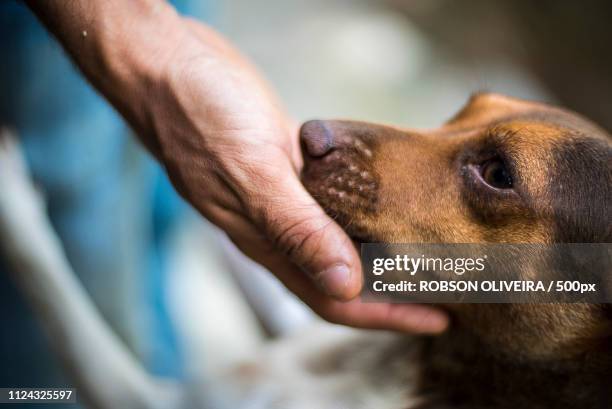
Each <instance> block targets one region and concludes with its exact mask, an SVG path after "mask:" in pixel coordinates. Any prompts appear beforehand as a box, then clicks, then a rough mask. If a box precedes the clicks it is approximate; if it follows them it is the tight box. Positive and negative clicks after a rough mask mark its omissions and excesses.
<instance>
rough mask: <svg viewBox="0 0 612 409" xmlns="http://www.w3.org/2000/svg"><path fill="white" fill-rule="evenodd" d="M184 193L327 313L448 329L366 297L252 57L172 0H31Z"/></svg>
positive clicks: (432, 314)
mask: <svg viewBox="0 0 612 409" xmlns="http://www.w3.org/2000/svg"><path fill="white" fill-rule="evenodd" d="M27 3H28V5H29V7H30V8H31V9H32V10H33V11H34V12H35V13H36V14H37V15H38V17H39V18H40V19H41V21H42V22H43V23H44V24H45V25H46V26H47V28H48V29H49V30H50V31H51V32H52V33H53V34H54V35H55V36H56V37H57V38H58V40H59V41H60V42H61V43H62V45H63V46H64V48H65V49H66V51H67V52H68V53H69V54H70V56H71V57H72V58H73V60H74V61H75V63H76V65H78V67H79V68H80V69H81V71H82V72H83V74H84V75H85V76H86V77H87V78H88V79H89V81H90V82H91V83H92V84H93V85H94V87H95V88H97V89H98V90H99V91H100V93H101V94H102V95H104V97H105V98H106V99H107V100H108V101H109V102H110V103H111V104H112V105H113V106H114V107H115V108H116V109H117V110H118V111H119V112H120V113H121V115H122V116H123V117H124V118H125V119H126V120H127V121H128V123H129V124H130V125H131V127H132V128H133V129H134V131H135V133H136V134H137V135H138V137H139V138H140V140H141V141H142V142H143V144H144V145H145V146H146V147H147V148H148V149H149V151H150V152H151V153H152V154H153V155H154V156H155V157H156V158H157V159H158V160H159V161H160V163H161V164H162V165H163V166H164V167H165V168H166V170H167V172H168V175H169V176H170V179H171V180H172V182H173V184H174V186H175V187H176V189H177V190H178V191H179V192H180V193H181V195H182V196H183V197H184V198H185V199H186V200H187V201H188V202H189V203H190V204H191V205H192V206H193V207H194V208H196V209H197V210H198V211H199V212H200V213H201V214H202V215H203V216H204V217H206V218H207V219H208V220H210V221H211V222H213V223H214V224H216V225H217V226H219V227H220V228H221V229H223V230H224V231H225V232H226V233H227V234H228V236H229V237H230V238H231V239H232V241H233V242H234V243H235V244H236V245H237V246H238V247H239V248H240V249H241V250H242V251H243V252H244V253H245V254H247V255H248V256H250V257H251V258H253V259H254V260H255V261H257V262H259V263H261V264H262V265H264V266H265V267H267V268H268V269H269V270H270V271H271V272H272V273H273V274H275V275H276V277H278V278H279V279H280V280H281V281H282V282H283V283H284V284H285V285H286V286H287V287H288V288H289V289H290V290H291V291H293V292H294V293H295V294H296V295H297V296H298V297H300V298H301V299H302V300H303V301H304V302H305V303H306V304H307V305H308V306H310V308H312V309H313V310H314V311H315V312H316V313H317V314H319V315H320V316H321V317H323V318H325V319H327V320H329V321H331V322H334V323H339V324H345V325H350V326H354V327H362V328H381V329H391V330H398V331H407V332H430V333H436V332H440V331H443V330H444V329H445V328H446V326H447V323H448V321H447V317H446V315H445V314H444V313H442V312H441V311H439V310H436V309H433V308H430V307H426V306H422V305H400V304H382V303H381V304H373V303H361V302H360V301H359V299H357V298H356V297H357V295H358V294H359V291H360V289H361V286H362V278H361V265H360V260H359V255H358V253H357V251H356V249H355V247H354V245H353V243H352V242H351V240H350V239H349V237H348V236H347V235H346V234H345V233H344V231H343V230H342V229H341V228H340V227H339V226H338V225H337V224H336V223H335V222H334V221H333V220H331V219H330V218H329V217H328V216H327V215H326V214H325V212H324V211H323V210H322V209H321V207H320V206H319V205H318V204H317V203H316V202H315V200H314V199H313V198H312V197H311V196H310V195H309V194H308V193H307V192H306V190H305V189H304V187H303V186H302V184H301V183H300V180H299V171H300V169H301V166H302V159H301V153H300V146H299V142H298V126H297V124H296V123H295V122H294V121H293V120H292V119H291V118H290V117H289V116H288V115H287V114H286V113H285V112H284V111H283V107H282V106H281V105H280V104H279V102H278V101H277V100H276V99H275V97H274V95H273V93H272V92H271V91H270V90H269V89H268V87H267V85H266V84H265V81H263V79H262V78H261V77H260V76H259V75H258V73H257V72H256V70H255V69H254V68H253V67H252V66H251V64H250V63H249V62H248V61H246V60H245V59H244V58H243V57H242V56H241V55H240V53H239V52H238V51H236V50H235V49H234V48H233V47H232V46H231V45H230V44H228V43H227V42H226V41H225V40H224V39H223V38H222V37H221V36H220V35H218V34H217V33H215V32H214V31H213V30H211V29H210V28H208V27H206V26H205V25H203V24H201V23H199V22H197V21H194V20H190V19H186V18H183V17H181V16H179V15H178V14H177V13H176V12H175V11H174V9H173V8H172V7H171V6H170V5H169V4H167V3H165V2H163V1H162V0H130V1H125V0H106V1H97V0H71V1H68V0H64V1H61V2H58V1H56V0H30V1H28V2H27Z"/></svg>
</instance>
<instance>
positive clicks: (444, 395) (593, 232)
mask: <svg viewBox="0 0 612 409" xmlns="http://www.w3.org/2000/svg"><path fill="white" fill-rule="evenodd" d="M301 136H302V140H303V143H304V148H305V149H304V152H305V155H306V158H305V168H304V174H303V180H304V183H305V185H306V186H307V188H308V189H309V191H310V192H311V193H312V194H313V196H314V197H315V198H317V199H318V200H319V202H320V203H321V204H322V205H323V206H324V207H325V209H326V210H327V211H328V212H329V213H330V214H331V215H332V216H333V217H335V218H336V220H337V221H338V222H339V223H340V224H341V225H342V226H344V227H345V228H346V230H347V231H348V232H349V234H351V235H352V236H353V238H354V239H355V240H356V241H374V242H441V243H462V242H463V243H465V242H472V243H473V242H480V243H482V242H485V243H487V242H536V243H556V242H587V243H588V242H604V243H610V242H612V226H611V223H610V220H612V218H611V208H610V205H609V204H610V203H611V202H612V142H611V140H610V136H608V135H607V134H606V133H605V132H604V131H603V130H601V129H600V128H598V127H597V126H595V125H593V124H591V123H590V122H588V121H587V120H585V119H583V118H581V117H579V116H577V115H575V114H573V113H570V112H567V111H563V110H560V109H555V108H551V107H548V106H545V105H542V104H536V103H532V102H525V101H520V100H516V99H511V98H506V97H502V96H497V95H489V94H481V95H478V96H476V97H474V98H472V100H471V101H470V102H469V103H468V105H467V106H466V107H465V108H464V109H463V110H461V112H460V113H459V114H458V115H457V116H455V118H453V119H452V120H451V121H449V122H448V123H447V124H446V125H444V126H443V127H442V128H440V129H438V130H434V131H428V132H416V131H406V130H400V129H396V128H391V127H385V126H380V125H372V124H365V123H358V122H340V121H332V122H321V121H315V122H309V123H307V124H305V125H304V126H303V128H302V135H301ZM11 141H13V140H12V138H8V137H5V138H2V135H1V132H0V187H1V189H0V236H1V237H3V240H2V241H0V247H2V248H3V249H4V250H6V254H8V255H9V256H10V258H11V260H13V265H14V266H15V275H14V278H15V282H16V283H17V284H18V285H19V287H20V288H21V289H22V290H23V291H24V294H25V295H26V296H27V299H28V300H29V302H30V304H31V305H32V307H33V309H34V311H35V312H36V313H37V315H38V317H39V320H40V322H41V324H42V325H44V326H45V328H47V330H48V331H49V333H50V334H51V337H50V338H49V339H50V341H51V343H52V344H53V346H54V347H55V348H56V350H57V351H58V356H59V357H60V358H61V359H62V361H63V363H64V365H65V367H66V368H67V369H68V370H69V373H70V374H72V380H73V382H74V383H75V384H76V385H77V386H78V387H79V392H78V393H79V396H80V397H79V399H81V397H82V398H83V400H85V401H87V402H89V403H91V404H92V407H99V408H151V409H187V408H189V409H193V408H197V407H203V408H214V409H217V408H218V409H239V408H241V409H246V408H248V409H304V408H308V409H310V408H316V409H349V408H350V409H373V408H375V409H417V408H419V409H424V408H427V409H449V408H455V409H457V408H461V409H475V408H477V409H480V408H494V409H495V408H497V409H499V408H508V409H510V408H512V409H520V408H523V409H524V408H556V409H559V408H568V409H569V408H571V409H584V408H597V409H603V408H609V407H612V388H610V383H611V382H612V313H611V312H610V311H611V309H610V308H609V306H608V305H597V304H540V305H528V304H479V305H470V304H454V305H452V306H442V307H444V308H447V309H448V310H449V312H450V313H451V315H452V316H453V318H454V320H453V323H452V325H451V328H450V330H449V331H448V332H447V333H446V334H444V335H442V336H438V337H422V336H421V337H419V336H410V335H406V334H394V333H383V332H367V331H360V330H354V329H349V328H341V327H337V326H333V325H330V324H326V323H321V324H320V325H317V326H315V327H313V328H309V329H308V330H306V331H303V332H301V333H298V334H294V335H293V336H287V337H284V338H282V339H278V340H275V341H274V342H269V343H267V344H266V346H265V347H264V348H263V350H261V351H258V352H256V353H255V352H254V353H253V354H252V355H249V358H250V359H246V360H244V359H241V360H240V361H239V362H238V363H237V364H236V363H232V364H231V365H230V364H228V365H227V366H225V369H224V370H219V368H216V367H215V368H211V370H210V372H211V373H209V374H207V376H206V377H205V379H204V382H203V383H204V385H201V386H200V385H196V384H195V382H192V381H190V382H186V383H169V382H167V381H166V380H162V379H158V378H155V377H153V376H151V375H149V374H148V373H146V371H145V370H144V369H143V368H142V367H141V366H140V365H139V364H138V363H137V361H136V360H134V359H133V357H131V355H130V354H129V352H128V351H127V349H126V348H125V346H124V345H122V344H121V343H120V342H118V338H117V337H116V336H115V334H113V331H112V330H111V329H110V328H109V327H108V326H107V325H106V323H105V322H104V321H103V320H102V319H101V318H100V315H99V314H97V313H96V310H95V308H94V307H93V305H92V303H91V301H90V300H89V298H88V296H87V294H86V292H85V291H84V290H83V289H82V288H81V287H80V286H79V284H78V280H77V279H76V276H75V275H74V272H73V271H72V270H71V267H70V265H69V264H68V262H67V261H66V258H65V257H64V255H63V253H62V251H61V247H60V246H59V241H58V240H57V238H56V237H55V235H54V233H53V229H52V228H51V225H50V223H49V221H48V220H47V216H46V214H45V212H44V207H43V206H42V204H41V203H40V197H39V196H38V195H37V192H36V191H35V189H34V187H33V186H32V184H31V183H30V181H29V179H28V177H27V171H26V167H25V165H24V163H23V161H21V160H20V155H19V152H18V148H17V144H16V143H15V142H14V141H13V142H11ZM215 307H216V305H215ZM210 310H212V308H211V309H210ZM224 318H225V319H226V320H231V318H230V317H229V316H227V315H224ZM215 321H216V322H220V320H215ZM215 332H217V331H214V332H211V333H210V334H209V335H211V336H215ZM220 332H223V331H220ZM245 333H246V331H243V330H242V331H241V332H240V336H244V337H246V334H245ZM219 345H225V344H221V343H219ZM224 365H225V363H224ZM213 371H214V373H213ZM100 380H104V382H103V383H104V387H101V386H100V385H101V384H100V382H101V381H100ZM194 385H196V387H193V386H194Z"/></svg>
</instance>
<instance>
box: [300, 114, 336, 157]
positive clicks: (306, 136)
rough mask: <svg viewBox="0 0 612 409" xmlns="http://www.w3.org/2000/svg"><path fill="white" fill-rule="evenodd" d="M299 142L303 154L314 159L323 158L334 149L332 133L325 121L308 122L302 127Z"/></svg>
mask: <svg viewBox="0 0 612 409" xmlns="http://www.w3.org/2000/svg"><path fill="white" fill-rule="evenodd" d="M300 140H301V141H302V149H303V150H304V152H305V153H307V154H308V155H309V156H313V157H315V158H318V157H321V156H324V155H325V154H327V153H328V152H329V151H331V150H332V148H333V147H334V138H333V134H332V131H331V129H329V127H328V126H327V124H326V123H325V121H308V122H306V123H305V124H304V125H302V129H301V130H300Z"/></svg>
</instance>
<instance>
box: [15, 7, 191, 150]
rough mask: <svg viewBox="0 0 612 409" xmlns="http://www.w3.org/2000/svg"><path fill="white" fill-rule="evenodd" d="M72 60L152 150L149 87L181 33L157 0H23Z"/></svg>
mask: <svg viewBox="0 0 612 409" xmlns="http://www.w3.org/2000/svg"><path fill="white" fill-rule="evenodd" d="M26 2H27V4H28V5H29V7H30V8H31V9H32V11H34V13H35V14H36V15H37V16H38V17H39V19H40V20H41V21H42V22H43V24H44V25H45V26H46V27H47V28H48V29H49V31H50V32H51V33H53V34H54V35H55V36H56V37H57V39H58V40H59V41H60V43H61V44H62V45H63V47H64V48H65V49H66V51H67V52H68V54H69V55H70V56H71V57H72V59H73V60H74V62H75V63H76V65H77V66H78V67H79V68H80V69H81V71H82V72H83V73H84V75H85V76H86V77H87V78H88V79H89V81H90V82H91V83H92V84H93V85H94V87H95V88H97V89H98V90H99V91H100V92H101V93H102V94H103V95H104V96H105V97H106V98H107V99H108V100H109V101H110V102H111V103H112V104H113V105H114V106H115V108H116V109H117V110H118V111H119V112H120V113H121V114H122V115H123V116H124V117H125V118H126V120H127V121H128V122H129V123H130V125H131V126H132V127H133V128H134V130H135V131H136V132H137V133H138V134H139V135H140V137H141V138H142V139H143V141H144V142H145V144H147V146H148V147H149V148H150V149H151V150H152V151H153V152H154V153H157V152H156V151H157V147H156V146H157V141H156V140H155V138H154V137H153V135H154V132H153V129H152V122H151V118H150V116H151V113H150V111H149V109H148V106H147V105H148V104H150V103H151V98H155V96H154V95H150V93H151V90H152V89H154V88H155V84H156V83H157V82H158V81H159V80H160V77H161V76H162V75H163V72H164V69H165V66H166V65H167V64H168V63H169V60H170V59H171V54H172V52H173V49H174V48H175V46H172V44H175V45H176V44H180V42H181V39H180V37H181V36H182V35H184V34H183V32H184V30H182V22H181V18H180V17H179V16H178V15H177V14H176V12H175V11H174V9H173V8H172V7H171V6H170V5H169V4H167V3H166V2H164V1H163V0H129V1H125V0H106V1H98V0H63V1H56V0H27V1H26Z"/></svg>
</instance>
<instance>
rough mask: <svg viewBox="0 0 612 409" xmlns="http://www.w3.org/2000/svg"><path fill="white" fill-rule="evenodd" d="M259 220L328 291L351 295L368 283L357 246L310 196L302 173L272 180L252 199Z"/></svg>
mask: <svg viewBox="0 0 612 409" xmlns="http://www.w3.org/2000/svg"><path fill="white" fill-rule="evenodd" d="M251 205H252V206H254V209H253V210H254V214H255V215H256V217H255V222H256V223H257V224H258V227H259V228H260V229H261V231H264V232H265V234H266V236H267V237H268V239H269V240H270V241H271V242H272V243H273V244H274V246H275V247H276V249H277V250H279V251H281V252H282V253H284V254H285V255H287V256H288V258H289V259H290V260H291V261H292V262H293V263H294V264H296V265H297V266H298V267H300V268H301V269H302V270H303V271H305V272H306V274H308V276H309V277H310V278H311V279H312V280H313V281H314V282H315V284H317V285H318V286H319V287H320V288H321V289H322V290H323V291H324V292H326V293H327V294H328V295H330V296H332V297H334V298H336V299H340V300H348V299H351V298H354V297H355V296H357V294H358V293H359V291H360V290H361V286H362V277H361V262H360V259H359V256H358V254H357V251H356V249H355V246H354V245H353V242H352V241H351V239H350V238H349V237H348V236H347V235H346V233H345V232H344V231H343V230H342V229H341V228H340V226H338V225H337V224H336V223H335V222H334V221H333V220H332V219H331V218H330V217H329V216H328V215H327V214H326V213H325V212H324V211H323V209H322V208H321V206H319V204H318V203H317V202H316V201H315V200H314V199H313V198H312V196H310V194H309V193H308V192H307V191H306V189H305V188H304V187H303V186H302V184H301V183H300V181H299V179H298V177H297V175H296V174H295V173H294V172H293V171H290V172H287V173H286V176H285V177H283V178H282V179H280V180H279V179H278V175H276V180H274V182H272V183H270V185H269V186H268V188H267V189H266V191H265V192H260V193H258V194H257V200H255V201H252V202H251Z"/></svg>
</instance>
